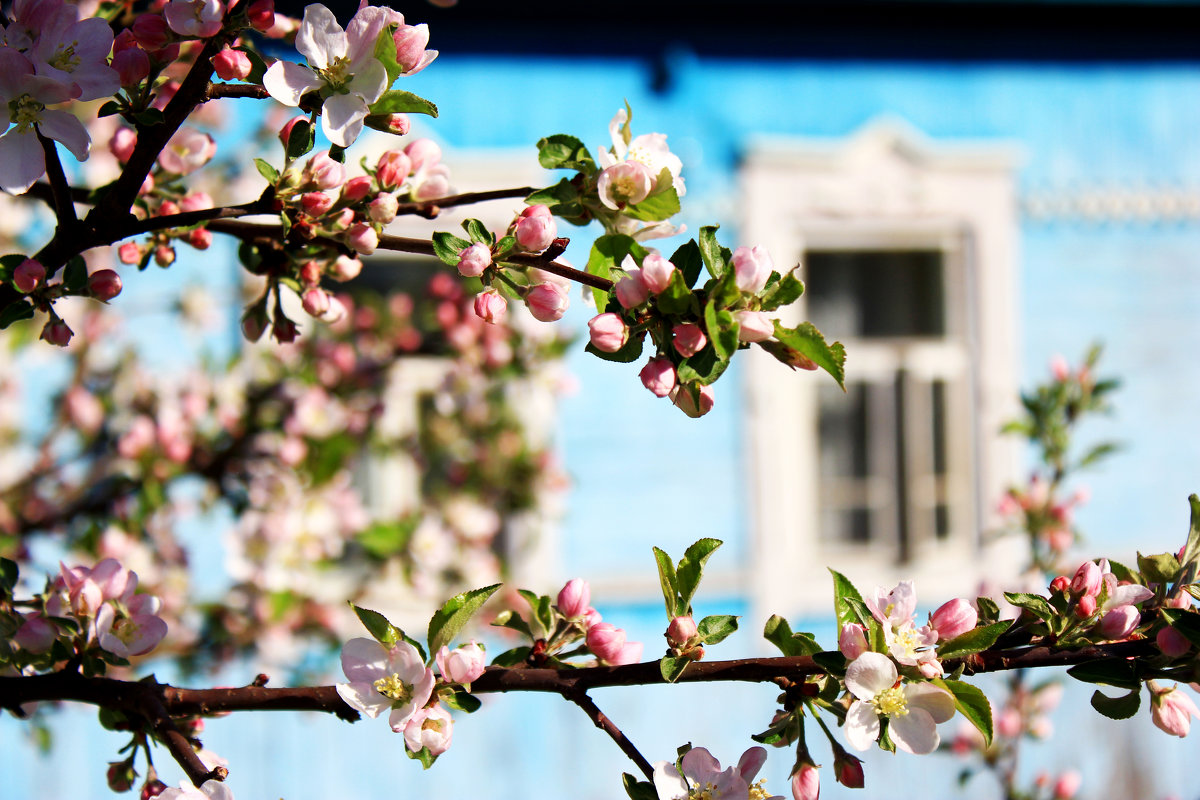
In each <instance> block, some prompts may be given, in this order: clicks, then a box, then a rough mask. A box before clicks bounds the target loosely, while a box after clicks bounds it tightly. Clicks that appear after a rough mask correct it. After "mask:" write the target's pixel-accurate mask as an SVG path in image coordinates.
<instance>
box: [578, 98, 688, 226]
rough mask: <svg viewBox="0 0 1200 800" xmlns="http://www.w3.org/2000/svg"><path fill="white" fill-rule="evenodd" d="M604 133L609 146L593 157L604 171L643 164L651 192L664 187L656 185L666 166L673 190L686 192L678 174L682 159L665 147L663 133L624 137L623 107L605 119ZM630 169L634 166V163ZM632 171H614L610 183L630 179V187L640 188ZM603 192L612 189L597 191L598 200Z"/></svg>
mask: <svg viewBox="0 0 1200 800" xmlns="http://www.w3.org/2000/svg"><path fill="white" fill-rule="evenodd" d="M608 133H609V136H610V137H611V138H612V148H611V149H606V148H602V149H601V150H600V151H599V153H598V154H597V156H596V161H597V163H598V164H599V166H600V167H601V169H602V170H604V171H607V170H609V169H611V168H613V167H615V166H619V165H621V164H637V165H640V166H641V167H644V169H645V174H646V175H648V176H649V177H650V181H651V186H650V189H649V191H652V192H653V191H658V190H662V189H666V188H667V187H665V186H659V185H658V181H659V178H660V176H662V173H663V170H666V172H667V175H668V179H669V180H670V181H671V186H672V187H674V189H675V191H676V193H677V194H678V195H679V196H680V197H682V196H683V195H684V194H685V193H686V190H685V187H684V184H683V178H682V177H680V173H681V172H682V171H683V162H682V161H680V160H679V157H678V156H676V155H675V154H674V153H672V152H671V151H670V149H668V147H667V137H666V134H662V133H645V134H642V135H640V136H636V137H632V138H631V139H630V138H627V137H628V136H629V112H628V111H626V110H625V109H624V108H622V109H618V111H617V113H616V114H615V115H614V116H613V118H612V120H611V121H610V122H609V123H608ZM632 169H636V167H634V168H632ZM635 174H636V173H634V172H633V171H632V170H630V171H628V172H623V173H616V174H615V175H614V176H613V177H610V178H609V182H610V187H611V184H612V183H619V182H622V181H624V180H630V181H631V183H632V187H636V188H637V189H638V190H639V191H640V183H641V178H640V177H637V178H635V177H633V176H634V175H635ZM603 175H604V172H601V177H602V178H603ZM606 194H607V195H613V194H614V193H613V191H612V189H611V188H608V191H601V193H600V201H601V202H602V203H604V201H605V195H606ZM608 199H609V201H610V202H612V201H613V200H615V199H616V198H615V197H613V196H610V197H609V198H608ZM629 202H637V201H629ZM605 205H609V203H605ZM614 206H615V204H614V205H612V206H609V207H610V208H612V207H614Z"/></svg>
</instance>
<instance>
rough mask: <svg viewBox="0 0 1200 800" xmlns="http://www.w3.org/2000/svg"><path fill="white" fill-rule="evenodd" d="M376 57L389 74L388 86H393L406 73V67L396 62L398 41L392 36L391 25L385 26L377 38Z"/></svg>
mask: <svg viewBox="0 0 1200 800" xmlns="http://www.w3.org/2000/svg"><path fill="white" fill-rule="evenodd" d="M374 56H375V58H377V59H379V62H380V63H381V64H383V70H384V72H386V73H387V85H388V86H391V85H392V84H393V83H395V82H396V79H397V78H399V77H400V75H401V74H402V73H403V72H404V67H402V66H400V64H399V62H397V61H396V39H395V37H394V36H393V35H392V26H391V25H385V26H384V28H383V30H381V31H380V32H379V36H377V37H376V38H375V52H374Z"/></svg>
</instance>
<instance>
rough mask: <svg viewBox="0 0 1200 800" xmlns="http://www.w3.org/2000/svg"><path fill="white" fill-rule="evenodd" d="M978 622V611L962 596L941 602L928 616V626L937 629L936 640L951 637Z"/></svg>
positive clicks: (958, 634) (971, 627)
mask: <svg viewBox="0 0 1200 800" xmlns="http://www.w3.org/2000/svg"><path fill="white" fill-rule="evenodd" d="M978 622H979V612H977V611H976V610H975V607H974V606H972V605H971V604H970V603H968V602H967V601H966V600H963V599H962V598H957V599H955V600H951V601H950V602H948V603H945V604H943V605H942V606H941V607H939V608H938V610H937V611H934V612H933V614H931V615H930V617H929V626H930V627H931V628H933V629H934V630H935V631H937V635H938V641H945V640H946V639H953V638H954V637H956V636H961V635H962V634H964V633H966V632H967V631H970V630H974V628H975V625H976V624H977V623H978Z"/></svg>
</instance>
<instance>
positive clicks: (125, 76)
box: [112, 31, 150, 87]
mask: <svg viewBox="0 0 1200 800" xmlns="http://www.w3.org/2000/svg"><path fill="white" fill-rule="evenodd" d="M123 33H128V31H124V32H123ZM130 37H131V38H132V34H130ZM112 68H113V69H114V70H116V73H117V78H118V80H120V82H121V85H122V86H128V87H134V86H137V85H138V84H140V83H141V82H142V81H144V80H145V79H146V76H148V75H149V74H150V56H149V55H148V54H147V53H146V51H145V50H143V49H142V48H140V47H137V46H134V47H129V48H126V49H124V50H116V49H115V48H114V51H113V57H112Z"/></svg>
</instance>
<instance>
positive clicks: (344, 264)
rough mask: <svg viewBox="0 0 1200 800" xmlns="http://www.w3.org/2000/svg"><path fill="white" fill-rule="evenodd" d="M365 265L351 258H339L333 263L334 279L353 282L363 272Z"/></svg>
mask: <svg viewBox="0 0 1200 800" xmlns="http://www.w3.org/2000/svg"><path fill="white" fill-rule="evenodd" d="M362 268H363V263H362V261H360V260H358V259H357V258H351V257H350V256H338V257H337V258H336V259H335V260H334V262H333V279H334V280H335V281H341V282H343V283H344V282H345V281H352V280H354V279H355V278H357V277H358V274H359V273H360V272H362Z"/></svg>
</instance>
